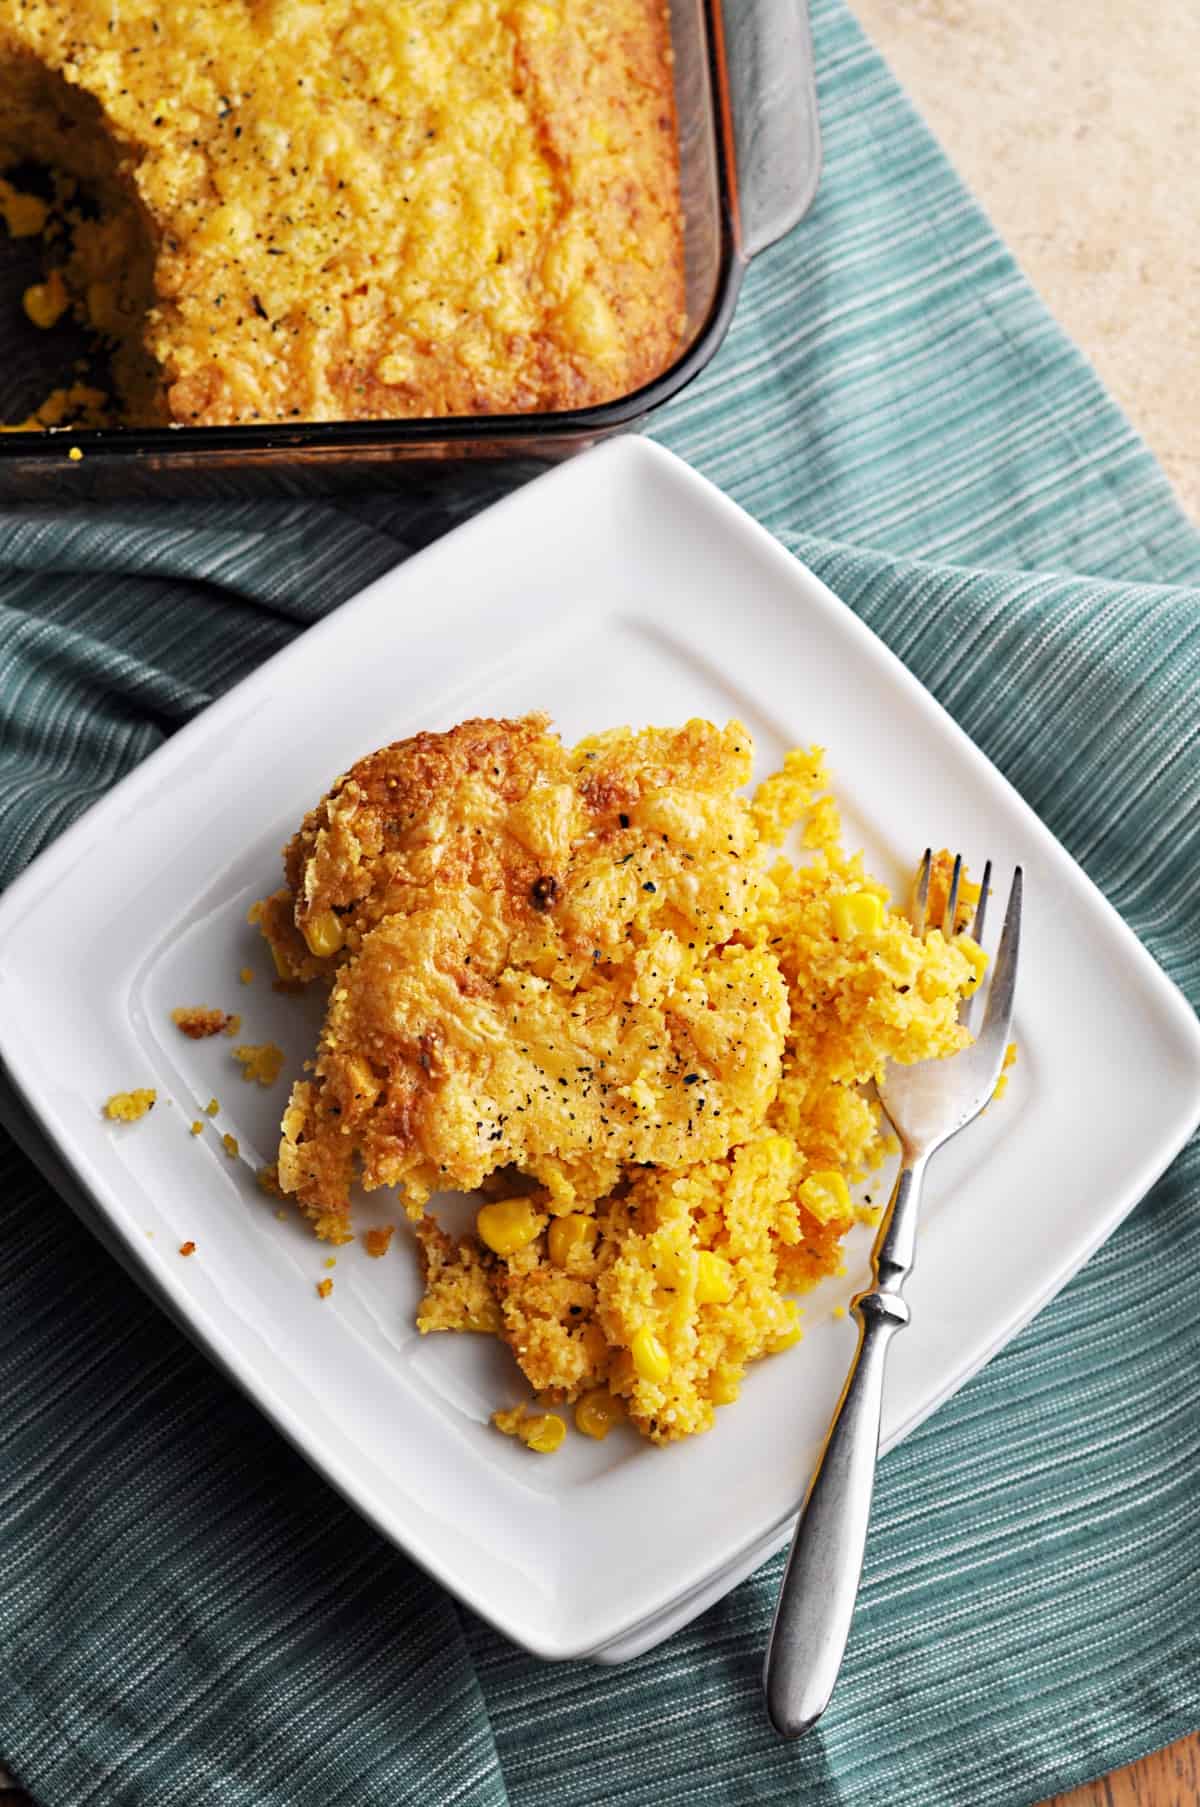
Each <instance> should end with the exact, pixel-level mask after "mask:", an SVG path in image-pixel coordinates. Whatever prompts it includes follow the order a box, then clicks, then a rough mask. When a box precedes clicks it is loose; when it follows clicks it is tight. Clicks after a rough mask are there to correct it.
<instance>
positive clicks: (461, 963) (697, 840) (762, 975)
mask: <svg viewBox="0 0 1200 1807" xmlns="http://www.w3.org/2000/svg"><path fill="white" fill-rule="evenodd" d="M752 757H753V748H752V744H751V740H750V736H749V735H748V734H747V732H746V730H745V729H744V728H743V727H742V726H741V724H740V723H738V722H730V723H728V724H727V725H726V726H725V727H723V728H721V727H716V726H714V725H713V724H711V723H709V722H705V721H691V722H688V723H686V724H685V725H684V726H683V727H680V728H647V729H644V730H641V731H637V732H635V731H633V730H630V729H627V728H618V729H614V730H611V731H609V732H606V733H602V734H598V735H596V736H594V737H591V738H589V739H587V740H583V741H581V742H580V743H579V744H578V745H576V746H574V747H567V746H564V745H563V743H562V741H561V740H560V739H559V737H558V735H557V734H555V733H554V732H553V730H552V729H551V726H550V723H549V720H548V718H547V717H545V716H542V715H528V716H525V717H522V718H520V719H516V720H507V721H505V720H476V721H468V722H464V723H462V724H461V725H460V726H459V727H457V728H454V729H452V730H450V731H449V732H447V733H440V734H434V733H425V734H418V735H416V736H415V737H414V738H412V739H410V740H405V741H400V742H397V743H395V744H394V745H391V746H388V747H384V748H383V749H381V750H380V751H379V752H377V753H373V754H371V755H370V756H369V757H367V758H365V759H363V760H361V761H360V762H359V763H358V764H357V765H356V766H354V767H353V769H352V770H351V771H350V772H348V773H346V774H345V775H344V776H343V777H341V778H339V779H338V781H337V783H336V784H335V785H334V786H333V788H332V790H331V791H330V792H329V793H328V795H327V796H326V797H324V798H323V799H322V800H321V801H320V802H319V803H318V804H317V805H316V806H315V808H314V809H313V810H311V811H310V812H309V814H308V815H307V816H306V817H305V818H304V821H303V823H302V824H301V825H300V827H299V829H298V830H297V832H296V834H295V835H294V836H293V838H292V840H291V841H290V842H289V843H288V846H287V847H286V849H285V851H284V875H285V879H286V883H285V885H284V887H283V888H282V889H281V890H279V891H277V892H275V893H274V894H273V895H271V896H270V897H268V898H266V899H264V900H263V901H262V902H261V903H259V904H257V905H255V907H254V910H253V912H252V919H253V920H255V921H256V922H257V923H258V924H259V926H260V928H261V929H262V931H263V933H264V935H265V936H266V938H267V940H268V942H269V944H270V947H271V951H272V954H273V956H274V961H275V965H276V967H277V969H278V972H279V975H280V979H281V980H282V981H283V982H284V983H287V984H294V985H299V984H308V983H321V984H323V985H325V986H326V987H327V988H328V1005H327V1009H326V1016H325V1023H324V1028H323V1031H322V1034H321V1037H320V1041H319V1045H318V1048H317V1050H316V1054H315V1058H314V1060H313V1061H312V1062H310V1063H309V1071H308V1072H307V1073H306V1075H305V1076H304V1077H303V1078H300V1079H299V1080H297V1082H296V1084H295V1085H294V1087H293V1089H292V1094H291V1098H290V1101H289V1103H288V1106H287V1109H286V1111H285V1113H284V1117H283V1123H282V1135H281V1140H280V1146H279V1157H278V1166H277V1171H276V1173H275V1174H274V1175H273V1176H272V1181H273V1183H275V1184H277V1185H278V1187H279V1189H280V1190H281V1191H282V1192H283V1193H284V1194H286V1195H290V1196H291V1197H292V1198H293V1199H295V1200H296V1202H297V1203H298V1204H299V1205H300V1206H301V1207H302V1209H303V1210H304V1211H305V1212H306V1213H307V1214H308V1216H309V1217H310V1218H311V1220H312V1222H313V1224H314V1226H315V1229H316V1231H317V1234H318V1235H319V1236H321V1237H323V1238H326V1239H329V1240H331V1241H333V1242H341V1241H345V1240H347V1239H349V1238H350V1236H351V1235H352V1228H351V1188H352V1185H354V1184H356V1183H357V1184H359V1185H361V1186H362V1187H363V1188H365V1189H367V1190H368V1191H369V1190H373V1189H376V1188H379V1187H397V1188H399V1189H400V1196H401V1199H402V1202H403V1204H404V1206H405V1208H406V1209H407V1211H408V1213H409V1215H410V1217H412V1218H413V1219H414V1222H415V1232H416V1236H417V1238H418V1242H419V1246H420V1251H421V1255H422V1260H423V1264H424V1270H425V1285H426V1290H425V1297H424V1299H423V1301H422V1303H421V1306H420V1311H419V1315H418V1325H419V1328H420V1329H421V1330H423V1331H434V1330H474V1331H482V1332H487V1333H491V1334H493V1335H496V1336H499V1337H501V1338H502V1339H503V1340H504V1341H505V1342H506V1343H507V1344H508V1345H509V1347H510V1348H511V1349H512V1351H513V1354H514V1355H515V1357H516V1359H517V1362H518V1363H519V1365H520V1367H521V1369H522V1371H523V1373H524V1375H525V1378H526V1380H527V1381H528V1383H529V1386H530V1388H531V1389H532V1391H533V1393H534V1394H536V1395H537V1397H538V1400H539V1402H540V1404H539V1407H538V1409H537V1410H536V1411H535V1412H533V1413H532V1414H531V1413H528V1412H526V1411H525V1410H524V1409H523V1408H518V1409H517V1410H515V1411H512V1412H501V1413H498V1414H497V1420H496V1421H497V1423H498V1425H499V1428H501V1429H502V1430H505V1431H509V1432H511V1433H513V1434H515V1435H517V1436H519V1437H521V1438H522V1439H523V1440H524V1441H525V1442H527V1443H528V1444H529V1445H530V1447H532V1448H534V1449H537V1450H549V1449H551V1448H553V1447H554V1446H555V1444H556V1443H557V1442H558V1441H561V1438H562V1436H563V1434H564V1429H565V1427H564V1422H563V1420H562V1419H561V1418H560V1417H558V1416H557V1415H556V1414H554V1413H553V1412H550V1411H547V1410H546V1409H545V1408H546V1406H548V1405H551V1404H555V1403H559V1404H561V1403H566V1404H569V1405H572V1406H573V1407H574V1413H575V1420H576V1423H577V1425H578V1427H579V1428H580V1429H581V1430H583V1431H585V1432H586V1433H587V1434H589V1435H593V1436H602V1435H604V1434H605V1433H606V1431H607V1430H608V1428H609V1426H610V1425H611V1424H612V1423H613V1422H614V1421H615V1419H616V1418H618V1417H621V1416H628V1417H629V1418H630V1419H631V1420H632V1422H633V1423H634V1425H635V1426H636V1427H637V1428H638V1429H639V1430H640V1431H642V1432H644V1433H645V1434H646V1435H647V1436H649V1437H651V1438H652V1439H653V1440H655V1441H657V1442H666V1441H670V1440H672V1439H674V1438H678V1437H682V1436H686V1435H688V1434H690V1433H692V1432H695V1431H701V1430H704V1429H707V1428H708V1427H709V1425H711V1423H712V1421H713V1416H714V1410H715V1408H716V1407H717V1406H719V1405H725V1404H728V1403H730V1402H731V1401H733V1400H734V1399H736V1398H737V1395H738V1389H739V1386H740V1385H741V1382H742V1379H743V1377H744V1375H745V1371H746V1368H747V1366H748V1364H749V1363H751V1362H753V1361H756V1360H757V1359H759V1358H760V1357H762V1356H764V1355H768V1354H771V1353H773V1352H776V1351H778V1350H781V1349H784V1348H786V1347H788V1346H789V1344H791V1343H793V1342H795V1341H796V1340H797V1338H798V1336H799V1334H800V1327H799V1323H798V1319H797V1311H796V1307H795V1304H794V1302H793V1297H792V1295H794V1294H796V1293H799V1292H803V1291H805V1290H806V1289H807V1288H809V1287H810V1286H812V1285H813V1284H814V1282H815V1281H816V1280H818V1279H819V1278H821V1277H822V1276H823V1275H825V1274H828V1273H831V1272H833V1271H835V1270H836V1269H837V1267H838V1265H839V1262H840V1259H841V1243H842V1239H843V1237H844V1236H845V1234H846V1232H847V1231H848V1230H849V1228H850V1227H851V1225H852V1224H853V1222H854V1221H855V1216H856V1206H855V1204H854V1203H853V1202H852V1198H851V1190H850V1188H851V1186H852V1185H853V1184H854V1183H855V1182H856V1181H859V1180H861V1179H862V1178H863V1177H864V1176H865V1175H866V1174H867V1173H868V1172H869V1171H870V1170H871V1169H872V1168H874V1167H876V1166H877V1165H878V1164H879V1162H880V1161H881V1159H882V1158H883V1155H884V1152H885V1148H886V1143H887V1132H886V1126H885V1125H884V1124H883V1123H882V1122H881V1117H880V1111H879V1106H878V1104H877V1103H876V1102H875V1100H874V1098H873V1096H872V1095H871V1094H870V1092H869V1091H868V1090H867V1089H866V1088H867V1087H868V1085H869V1082H870V1081H871V1080H872V1079H873V1078H874V1077H875V1076H876V1075H877V1074H878V1073H879V1072H880V1070H881V1068H882V1066H883V1065H884V1063H885V1062H887V1061H888V1060H901V1061H912V1060H921V1059H926V1058H930V1057H935V1056H940V1055H946V1054H950V1053H952V1052H954V1051H955V1050H956V1049H957V1048H959V1047H961V1046H962V1045H963V1044H964V1042H965V1041H966V1039H967V1032H966V1030H965V1029H964V1028H962V1027H961V1025H960V1024H959V1021H958V1006H959V1004H960V1002H961V1000H962V998H963V996H964V995H965V994H967V993H968V992H970V991H971V990H972V989H973V988H974V987H975V986H976V985H977V984H978V982H979V979H980V976H981V973H982V970H983V964H984V956H983V955H982V953H981V952H980V950H979V949H978V948H977V947H976V945H975V944H974V942H972V941H971V940H970V939H969V937H967V936H966V935H965V934H962V933H956V934H955V935H954V936H952V937H951V938H950V939H949V940H947V939H944V938H943V936H942V935H941V933H940V932H934V933H932V934H930V935H928V936H925V937H921V938H919V937H917V936H916V935H914V933H913V931H912V928H911V925H910V923H909V922H908V920H907V919H906V918H905V916H904V915H903V914H902V913H901V912H899V911H898V910H896V909H893V908H890V907H889V902H888V897H887V893H886V892H885V891H884V889H883V887H882V886H880V885H879V884H877V883H876V882H875V881H874V880H872V879H871V878H869V877H868V876H867V875H866V874H865V873H864V871H863V869H862V864H861V860H860V858H859V857H858V856H855V857H853V858H850V857H847V856H846V855H845V854H844V853H843V851H842V850H841V847H840V845H839V842H840V824H839V817H838V811H837V807H836V804H835V803H834V801H833V799H832V797H831V796H830V795H829V794H828V790H827V778H826V774H825V770H824V766H823V761H822V757H821V754H820V752H819V751H818V750H816V749H813V750H809V751H797V752H793V753H790V754H789V755H788V757H787V759H786V761H785V762H784V765H783V768H782V770H781V771H779V772H777V773H776V774H775V775H773V776H771V777H769V778H767V779H766V780H765V782H763V783H762V784H760V785H759V787H758V788H757V790H756V791H755V792H754V793H753V795H752V796H751V797H749V798H747V797H746V796H745V795H744V794H743V787H744V786H745V785H746V784H747V782H748V781H749V779H750V775H751V764H752ZM795 831H798V838H799V840H800V842H801V843H802V852H801V853H800V854H799V855H798V857H797V858H795V859H793V858H789V857H786V856H785V855H784V854H783V853H781V852H780V851H779V849H780V848H781V846H782V844H783V843H784V841H785V840H787V839H788V838H789V836H794V833H795ZM943 863H944V862H941V861H940V860H939V862H938V864H937V866H936V869H935V888H937V887H941V888H942V891H943V895H944V886H945V874H944V871H943V869H942V867H943ZM974 895H977V892H976V891H975V888H974V887H971V886H966V887H964V891H963V897H962V904H961V909H962V911H963V913H964V920H965V912H966V911H967V910H968V909H969V906H970V903H971V901H972V899H973V896H974ZM480 1190H481V1191H482V1193H483V1194H484V1201H483V1202H482V1203H480V1204H479V1206H478V1210H477V1215H476V1218H475V1228H474V1230H473V1232H471V1233H470V1234H467V1235H465V1236H462V1237H457V1238H456V1237H452V1236H450V1235H449V1234H447V1233H446V1231H445V1230H444V1229H442V1228H441V1227H440V1226H439V1224H438V1223H437V1221H436V1197H435V1195H436V1194H438V1193H453V1192H460V1193H461V1192H479V1191H480ZM431 1201H432V1202H433V1207H434V1208H433V1210H430V1208H429V1207H430V1204H431Z"/></svg>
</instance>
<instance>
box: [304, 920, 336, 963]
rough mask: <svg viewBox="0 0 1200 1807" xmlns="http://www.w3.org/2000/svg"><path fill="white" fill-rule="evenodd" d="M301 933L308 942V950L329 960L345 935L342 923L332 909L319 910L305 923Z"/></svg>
mask: <svg viewBox="0 0 1200 1807" xmlns="http://www.w3.org/2000/svg"><path fill="white" fill-rule="evenodd" d="M301 934H302V935H303V936H304V939H305V941H306V942H307V943H308V951H309V953H310V954H315V955H316V957H317V959H318V960H327V959H328V958H329V956H330V954H336V953H337V951H338V949H339V947H341V945H342V942H343V941H344V940H345V936H344V935H343V934H342V925H341V923H340V922H339V921H338V919H337V917H336V916H335V915H334V913H333V911H332V910H318V911H317V912H316V914H315V915H314V916H310V917H309V919H308V921H307V922H306V923H305V924H304V925H303V927H302V929H301Z"/></svg>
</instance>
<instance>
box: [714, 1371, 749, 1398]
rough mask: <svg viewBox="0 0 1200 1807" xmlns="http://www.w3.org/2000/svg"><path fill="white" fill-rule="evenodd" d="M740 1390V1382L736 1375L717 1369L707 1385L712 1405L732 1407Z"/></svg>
mask: <svg viewBox="0 0 1200 1807" xmlns="http://www.w3.org/2000/svg"><path fill="white" fill-rule="evenodd" d="M741 1390H742V1387H741V1382H740V1381H739V1379H738V1377H737V1375H736V1374H731V1373H729V1371H728V1370H727V1369H721V1368H718V1369H717V1371H716V1373H715V1374H714V1375H713V1377H712V1380H711V1381H710V1383H709V1388H708V1396H709V1398H710V1399H711V1400H712V1402H713V1404H714V1405H732V1404H733V1402H734V1400H735V1399H736V1398H737V1397H738V1394H739V1393H740V1392H741Z"/></svg>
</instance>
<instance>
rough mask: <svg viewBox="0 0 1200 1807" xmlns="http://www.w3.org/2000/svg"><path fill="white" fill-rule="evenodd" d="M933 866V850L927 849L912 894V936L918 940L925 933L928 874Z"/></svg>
mask: <svg viewBox="0 0 1200 1807" xmlns="http://www.w3.org/2000/svg"><path fill="white" fill-rule="evenodd" d="M932 866H933V849H932V847H927V848H926V849H925V851H924V853H923V854H922V855H921V864H920V865H919V866H918V867H917V888H916V891H915V892H914V894H913V913H912V926H913V934H914V935H915V936H916V937H917V939H918V940H920V938H921V936H922V935H923V934H924V933H925V911H926V909H927V908H928V906H929V873H930V870H931V868H932Z"/></svg>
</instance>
